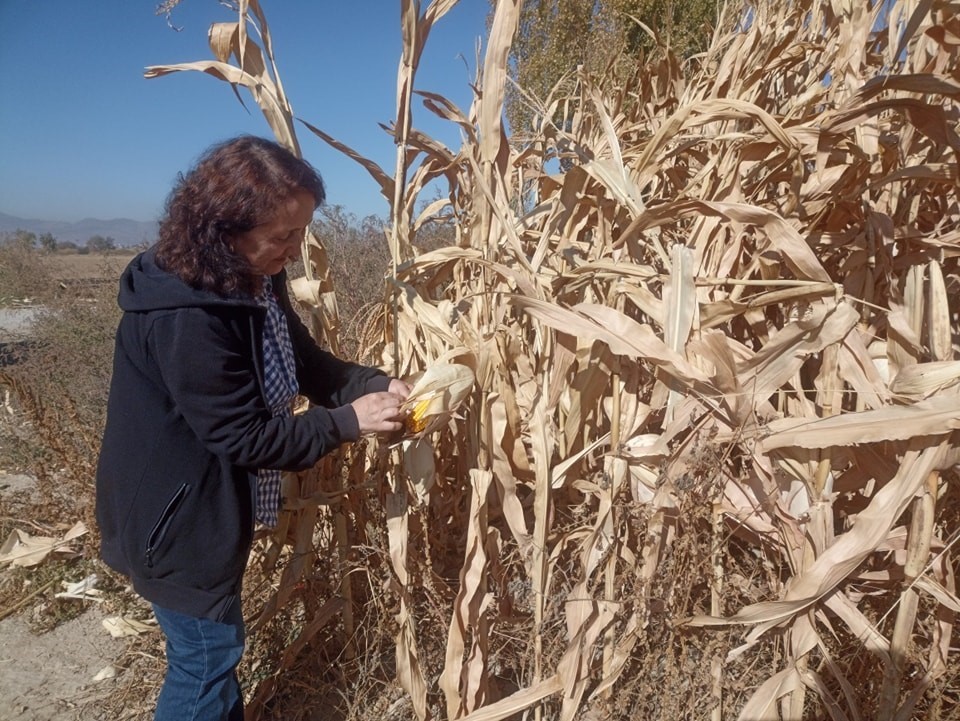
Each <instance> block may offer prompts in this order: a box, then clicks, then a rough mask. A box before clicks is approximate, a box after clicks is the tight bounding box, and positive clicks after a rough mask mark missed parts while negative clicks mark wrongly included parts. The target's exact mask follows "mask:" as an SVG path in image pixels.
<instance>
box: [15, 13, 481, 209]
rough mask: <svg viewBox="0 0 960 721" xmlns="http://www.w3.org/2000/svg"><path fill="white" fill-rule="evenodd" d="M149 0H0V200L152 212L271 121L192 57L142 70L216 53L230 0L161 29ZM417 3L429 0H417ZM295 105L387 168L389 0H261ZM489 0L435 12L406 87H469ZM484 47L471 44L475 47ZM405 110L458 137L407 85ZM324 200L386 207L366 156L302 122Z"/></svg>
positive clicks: (425, 126)
mask: <svg viewBox="0 0 960 721" xmlns="http://www.w3.org/2000/svg"><path fill="white" fill-rule="evenodd" d="M157 4H158V3H157V2H156V0H0V32H2V36H0V37H2V40H0V67H2V68H3V71H2V73H0V212H3V213H8V214H10V215H16V216H20V217H23V218H37V219H42V220H65V221H75V220H80V219H83V218H101V219H110V218H132V219H135V220H154V219H156V218H157V217H158V215H159V214H160V212H161V211H162V207H163V201H164V199H165V198H166V196H167V193H168V192H169V190H170V188H171V185H172V183H173V182H174V181H175V179H176V176H177V173H178V172H180V171H182V170H186V169H187V168H188V167H189V166H190V165H191V164H192V163H193V161H194V160H195V159H196V158H197V156H198V155H199V154H200V153H201V152H202V151H203V150H204V149H205V148H206V147H208V146H209V145H211V144H212V143H214V142H217V141H219V140H222V139H224V138H228V137H230V136H232V135H236V134H238V133H254V134H257V135H264V136H268V137H270V136H271V131H270V129H269V127H268V126H267V124H266V122H265V121H264V120H263V117H262V115H261V114H260V110H259V108H258V107H257V106H256V104H255V103H254V102H253V100H252V98H251V97H250V95H249V94H248V93H247V92H246V91H245V90H243V89H241V90H240V92H241V97H242V98H243V99H244V102H245V103H246V105H247V110H244V108H243V107H242V106H241V105H240V103H239V102H237V100H236V98H235V97H234V94H233V92H232V90H231V88H230V86H229V85H228V84H227V83H224V82H222V81H220V80H217V79H215V78H213V77H211V76H208V75H206V74H203V73H198V72H188V73H176V74H172V75H167V76H164V77H161V78H155V79H151V80H147V79H145V78H144V77H143V69H144V67H145V66H148V65H161V64H170V63H182V62H189V61H194V60H208V59H212V54H211V52H210V49H209V47H208V46H207V29H208V28H209V26H210V24H211V23H212V22H223V21H230V20H233V19H235V17H236V15H235V14H234V13H232V12H231V11H230V10H228V9H227V8H225V7H223V6H222V5H220V4H219V3H218V2H217V0H182V2H181V4H180V6H179V7H177V8H176V9H175V11H174V13H173V15H172V22H173V23H174V24H175V25H176V26H178V27H179V28H181V30H180V31H179V32H177V31H175V30H172V29H171V28H170V27H169V26H168V25H167V22H166V20H165V18H164V17H163V16H157V15H156V14H155V12H154V11H155V8H156V5H157ZM422 5H423V8H426V6H427V5H428V3H427V2H426V1H424V2H423V3H422ZM261 6H262V7H263V9H264V12H265V14H266V16H267V20H268V22H269V23H270V30H271V34H272V37H273V41H274V49H275V55H276V60H277V65H278V67H279V70H280V78H281V80H282V82H283V84H284V88H285V90H286V92H287V95H288V97H289V99H290V102H291V104H292V106H293V110H294V113H295V114H296V115H297V116H298V117H300V118H303V119H304V120H307V121H308V122H310V123H311V124H313V125H315V126H317V127H319V128H320V129H322V130H324V131H325V132H327V133H328V134H330V135H332V136H333V137H334V138H336V139H338V140H340V141H341V142H343V143H346V144H347V145H349V146H351V147H353V148H354V149H355V150H357V151H358V152H360V153H361V154H362V155H365V156H367V157H369V158H371V159H372V160H374V161H376V162H377V163H379V164H380V165H381V167H383V168H384V169H385V170H386V171H387V173H388V174H390V175H392V174H393V165H394V162H395V149H394V145H393V141H392V138H391V137H390V136H389V135H387V134H386V133H385V132H383V131H382V130H381V129H380V127H379V126H378V123H380V122H382V123H389V122H390V121H392V120H393V119H394V116H395V114H396V77H397V64H398V61H399V57H400V45H401V38H400V2H399V0H261ZM488 8H489V3H488V0H460V2H459V3H458V4H457V5H456V6H455V7H454V8H453V9H452V10H451V11H450V12H449V13H447V14H446V15H445V16H444V17H443V18H441V20H440V21H439V22H438V23H437V24H436V25H435V26H434V28H433V30H432V32H431V35H430V38H429V39H428V41H427V46H426V50H425V52H424V56H423V60H422V62H421V65H420V68H419V70H418V74H417V79H416V83H415V87H416V88H417V89H422V90H429V91H432V92H438V93H441V94H443V95H446V96H447V97H448V98H449V99H450V100H452V101H453V102H454V103H456V104H457V105H458V106H459V107H461V108H462V109H463V110H464V111H466V110H467V109H468V108H469V103H470V101H471V90H470V85H469V84H470V82H472V81H473V79H474V77H475V72H476V64H477V59H476V58H477V54H476V48H477V43H478V42H480V41H483V40H484V39H485V37H486V16H487V11H488ZM481 57H482V56H481ZM414 126H415V127H417V128H420V129H422V130H423V131H425V132H426V133H427V134H429V135H431V136H432V137H434V138H436V139H438V140H440V141H442V142H445V143H447V145H448V147H451V148H452V149H456V148H458V147H459V144H460V135H459V132H458V131H457V129H456V128H455V127H452V126H451V125H450V124H449V123H446V122H444V121H441V120H439V119H437V118H435V117H434V116H433V115H432V114H431V113H429V111H427V110H426V109H425V108H423V107H422V105H421V104H420V102H419V101H415V106H414ZM297 133H298V136H299V138H300V143H301V146H302V149H303V154H304V157H305V158H306V159H307V160H309V161H310V162H311V163H312V164H313V165H314V166H315V167H316V168H317V169H318V170H319V171H320V173H321V175H323V177H324V180H325V181H326V184H327V201H328V203H330V204H338V205H342V206H344V207H345V208H346V209H347V210H348V211H349V212H352V213H354V214H356V215H357V216H358V217H361V218H362V217H363V216H365V215H369V214H376V215H379V216H385V215H386V214H387V212H388V205H387V203H386V201H385V200H384V199H383V198H382V197H381V196H380V194H379V189H378V187H377V186H376V185H375V184H374V183H373V181H372V180H371V179H370V178H369V176H368V175H367V172H366V171H365V170H364V169H362V168H361V167H360V166H359V165H357V164H356V163H355V162H354V161H352V160H350V159H349V158H347V157H346V156H343V155H342V154H340V153H338V152H337V151H335V150H333V149H332V148H330V147H329V146H327V145H326V143H324V142H322V141H321V140H320V139H319V138H317V137H315V136H314V135H313V134H312V133H310V132H309V131H308V130H307V129H306V128H304V127H303V126H298V129H297Z"/></svg>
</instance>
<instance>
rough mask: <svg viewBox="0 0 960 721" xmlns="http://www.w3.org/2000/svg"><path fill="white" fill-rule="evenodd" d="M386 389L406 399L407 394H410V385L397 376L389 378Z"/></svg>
mask: <svg viewBox="0 0 960 721" xmlns="http://www.w3.org/2000/svg"><path fill="white" fill-rule="evenodd" d="M387 391H389V392H390V393H396V394H397V395H398V396H400V397H401V398H403V399H404V400H406V399H407V396H409V395H410V391H411V388H410V385H409V384H408V383H407V382H406V381H402V380H400V379H399V378H391V379H390V385H389V386H388V387H387Z"/></svg>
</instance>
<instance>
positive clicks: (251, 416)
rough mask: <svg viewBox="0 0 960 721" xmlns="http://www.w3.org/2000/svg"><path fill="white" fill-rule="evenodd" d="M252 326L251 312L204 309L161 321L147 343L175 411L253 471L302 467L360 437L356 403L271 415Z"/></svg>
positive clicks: (217, 450)
mask: <svg viewBox="0 0 960 721" xmlns="http://www.w3.org/2000/svg"><path fill="white" fill-rule="evenodd" d="M252 326H253V319H252V317H249V316H246V315H244V314H237V313H236V312H235V311H232V312H217V311H215V310H211V309H204V308H181V309H177V310H174V311H171V312H167V313H163V314H160V315H159V317H157V318H156V319H155V320H154V322H153V323H152V325H151V330H150V334H149V335H148V340H147V342H148V344H149V346H150V348H149V352H150V354H151V355H152V356H153V357H154V358H156V359H157V360H158V365H159V371H160V376H161V378H162V381H163V384H164V385H165V387H166V389H167V392H168V393H169V396H170V399H171V402H172V405H173V408H172V409H171V410H172V411H173V412H176V413H179V414H181V415H182V416H183V418H184V420H185V421H186V422H187V424H188V425H189V426H190V428H191V429H192V430H193V432H194V433H195V434H196V435H197V437H198V438H199V439H200V441H201V442H202V443H203V444H204V445H205V446H206V447H207V448H208V449H209V450H210V451H211V452H212V453H214V454H215V455H217V456H220V457H222V458H226V459H227V460H228V461H229V462H230V463H232V464H234V465H238V466H243V467H248V468H251V469H253V468H277V469H281V470H303V469H306V468H310V467H311V466H313V465H314V464H315V463H316V462H317V461H318V460H319V459H320V458H321V457H322V456H323V455H325V454H326V453H328V452H329V451H331V450H333V449H334V448H336V447H337V446H338V445H339V444H341V443H343V442H346V441H352V440H356V438H357V437H358V436H359V427H358V425H357V420H356V414H355V413H354V412H353V409H352V408H350V407H349V406H345V407H342V408H335V409H333V410H330V409H327V408H311V409H310V410H309V411H307V412H306V413H303V414H298V415H296V416H293V417H287V418H274V417H272V414H271V413H270V410H269V408H268V407H267V403H266V400H265V398H264V397H263V393H262V390H261V385H260V381H259V379H258V374H257V368H256V365H255V361H254V358H255V355H254V354H255V352H256V350H255V348H254V345H255V343H256V342H257V341H256V340H255V337H254V334H253V332H252ZM257 357H258V356H257Z"/></svg>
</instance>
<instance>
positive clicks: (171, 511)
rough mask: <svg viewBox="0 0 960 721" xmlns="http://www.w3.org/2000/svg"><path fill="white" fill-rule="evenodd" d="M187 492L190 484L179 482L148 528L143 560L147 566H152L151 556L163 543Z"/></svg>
mask: <svg viewBox="0 0 960 721" xmlns="http://www.w3.org/2000/svg"><path fill="white" fill-rule="evenodd" d="M189 492H190V485H189V484H188V483H181V484H180V487H179V488H178V489H177V490H176V492H175V493H174V494H173V497H172V498H171V499H170V500H169V501H168V502H167V505H166V506H164V508H163V512H161V514H160V517H159V518H158V519H157V522H156V523H155V524H154V525H153V528H152V529H150V534H149V535H148V536H147V545H146V548H145V549H144V562H145V563H146V566H147V568H153V556H154V554H155V553H156V551H157V549H158V548H159V547H160V544H162V543H163V539H164V537H165V536H166V535H167V531H168V530H169V528H170V524H171V523H172V521H173V518H174V516H176V514H177V511H178V510H179V508H180V506H182V505H183V499H184V498H186V497H187V493H189Z"/></svg>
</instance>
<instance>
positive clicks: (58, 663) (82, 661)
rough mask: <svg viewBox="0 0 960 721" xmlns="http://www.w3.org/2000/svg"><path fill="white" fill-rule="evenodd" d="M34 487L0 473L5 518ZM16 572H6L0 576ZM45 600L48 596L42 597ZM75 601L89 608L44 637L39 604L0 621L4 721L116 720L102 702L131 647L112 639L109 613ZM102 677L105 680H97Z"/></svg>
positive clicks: (24, 477)
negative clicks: (36, 624)
mask: <svg viewBox="0 0 960 721" xmlns="http://www.w3.org/2000/svg"><path fill="white" fill-rule="evenodd" d="M33 484H34V479H33V478H31V477H30V476H28V475H23V474H11V473H6V472H4V471H3V470H0V507H2V508H3V509H4V514H5V513H6V509H8V508H9V507H10V504H9V503H8V501H11V500H12V499H14V498H15V497H18V498H22V496H23V494H30V493H31V491H32V485H33ZM13 525H14V526H15V527H17V528H21V529H22V530H24V531H26V532H28V533H30V532H31V531H32V530H33V529H31V528H30V527H29V524H28V523H26V522H20V523H14V524H13ZM3 540H5V539H0V542H2V541H3ZM41 566H42V564H41ZM37 568H38V569H39V568H40V567H39V566H38V567H37ZM12 572H13V570H12V569H11V568H5V569H3V570H0V575H4V574H10V573H12ZM71 580H79V579H71ZM57 590H60V589H57ZM42 596H49V593H47V594H42V595H41V596H38V598H41V597H42ZM71 602H72V603H77V604H84V605H85V607H86V610H85V611H83V613H81V614H80V615H79V616H78V617H76V618H72V619H71V620H69V621H66V622H64V623H61V624H58V625H56V626H55V627H54V628H53V629H51V630H49V631H47V632H45V633H37V632H35V631H34V630H33V628H32V624H31V616H32V614H33V613H34V612H35V610H36V607H35V605H34V603H35V601H34V602H29V603H27V604H25V605H24V606H23V607H22V608H19V609H17V611H16V613H14V614H13V615H8V616H7V617H6V618H4V619H3V620H0V721H8V720H9V721H14V720H16V721H77V720H79V719H83V720H84V721H93V720H99V719H112V718H114V715H113V712H112V711H111V712H106V711H102V709H101V708H100V704H99V703H98V699H100V698H103V697H104V696H106V695H109V694H110V691H111V686H112V685H113V684H115V683H116V682H117V677H118V676H119V675H120V674H121V673H122V670H121V664H120V663H119V662H120V661H121V659H122V657H123V656H124V654H125V653H126V651H127V647H128V645H129V643H128V641H127V639H124V638H120V639H117V638H114V637H113V636H111V635H110V633H109V632H108V631H107V629H106V628H105V627H104V626H103V623H102V621H103V619H104V617H105V616H106V615H107V614H106V613H105V611H104V610H103V609H101V608H100V607H99V605H98V604H96V603H94V602H90V601H79V600H77V601H71ZM4 610H5V609H4ZM98 674H101V675H104V676H106V678H103V679H102V680H99V681H98V680H95V677H97V675H98ZM113 674H115V675H113Z"/></svg>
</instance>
